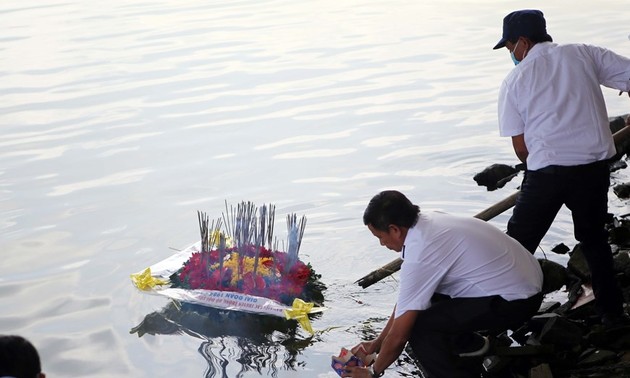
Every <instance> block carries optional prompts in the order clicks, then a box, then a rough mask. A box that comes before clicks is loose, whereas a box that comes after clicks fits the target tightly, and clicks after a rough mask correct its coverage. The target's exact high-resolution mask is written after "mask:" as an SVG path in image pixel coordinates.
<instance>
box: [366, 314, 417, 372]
mask: <svg viewBox="0 0 630 378" xmlns="http://www.w3.org/2000/svg"><path fill="white" fill-rule="evenodd" d="M394 311H395V310H394ZM417 317H418V312H417V311H407V312H405V313H404V314H402V315H401V316H399V317H398V318H394V314H392V316H391V317H390V318H389V321H388V322H387V326H385V329H384V330H383V332H381V336H384V338H383V339H382V340H379V342H380V352H379V354H378V356H377V358H376V361H375V362H374V365H373V368H374V371H375V372H379V373H380V372H383V371H385V369H387V367H388V366H389V365H391V364H392V363H393V362H394V361H396V359H397V358H398V356H400V354H401V353H402V351H403V349H404V348H405V344H407V340H409V337H411V331H412V330H413V326H414V324H415V323H416V318H417ZM385 331H387V332H385ZM381 336H379V339H380V338H381Z"/></svg>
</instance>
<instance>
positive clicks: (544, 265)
mask: <svg viewBox="0 0 630 378" xmlns="http://www.w3.org/2000/svg"><path fill="white" fill-rule="evenodd" d="M538 262H539V263H540V267H541V269H542V271H543V277H544V279H543V288H542V292H543V294H549V293H551V292H553V291H557V290H560V289H561V288H562V287H563V286H565V285H566V284H567V283H568V282H569V272H568V271H567V268H565V267H564V266H562V265H560V264H558V263H556V262H553V261H551V260H544V259H538Z"/></svg>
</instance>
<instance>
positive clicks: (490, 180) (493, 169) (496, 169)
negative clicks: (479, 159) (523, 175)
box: [473, 164, 518, 191]
mask: <svg viewBox="0 0 630 378" xmlns="http://www.w3.org/2000/svg"><path fill="white" fill-rule="evenodd" d="M517 174H518V170H517V169H516V168H514V167H512V166H510V165H506V164H492V165H491V166H489V167H487V168H486V169H484V170H483V171H481V172H479V173H477V174H476V175H475V176H474V177H473V180H475V182H476V183H477V185H479V186H485V187H486V188H487V189H488V190H489V191H492V190H496V189H498V188H502V187H503V186H505V184H507V183H508V182H509V181H510V180H512V179H513V178H514V177H515V176H516V175H517Z"/></svg>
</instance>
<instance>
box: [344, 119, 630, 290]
mask: <svg viewBox="0 0 630 378" xmlns="http://www.w3.org/2000/svg"><path fill="white" fill-rule="evenodd" d="M613 139H614V141H615V146H616V147H617V150H620V149H621V148H620V147H621V146H623V143H624V142H627V141H626V140H630V125H629V126H625V127H623V128H622V129H620V130H619V131H617V132H616V133H615V134H613ZM518 193H519V192H518V191H517V192H515V193H513V194H512V195H510V196H508V197H507V198H505V199H503V200H501V201H499V202H497V203H495V204H494V205H492V206H490V207H489V208H487V209H485V210H483V211H481V212H480V213H478V214H477V215H475V218H479V219H481V220H484V221H489V220H490V219H492V218H494V217H496V216H497V215H499V214H501V213H503V212H504V211H506V210H507V209H509V208H511V207H512V206H514V205H515V204H516V198H517V197H518ZM401 265H402V259H401V258H400V257H398V258H396V259H395V260H394V261H391V262H389V263H387V264H385V265H383V266H382V267H380V268H378V269H376V270H374V271H372V272H371V273H369V274H367V275H366V276H364V277H363V278H360V279H359V280H357V281H356V282H355V283H357V284H359V286H361V287H362V288H364V289H365V288H366V287H368V286H370V285H372V284H374V283H376V282H378V281H380V280H382V279H383V278H385V277H388V276H390V275H392V274H394V273H396V272H397V271H398V270H400V266H401Z"/></svg>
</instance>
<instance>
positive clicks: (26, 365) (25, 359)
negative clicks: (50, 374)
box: [0, 335, 42, 378]
mask: <svg viewBox="0 0 630 378" xmlns="http://www.w3.org/2000/svg"><path fill="white" fill-rule="evenodd" d="M41 372H42V368H41V364H40V361H39V354H38V353H37V349H35V347H34V346H33V344H31V343H30V342H29V341H28V340H26V339H25V338H23V337H22V336H15V335H0V377H1V376H10V377H15V378H36V377H37V376H38V374H39V373H41Z"/></svg>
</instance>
